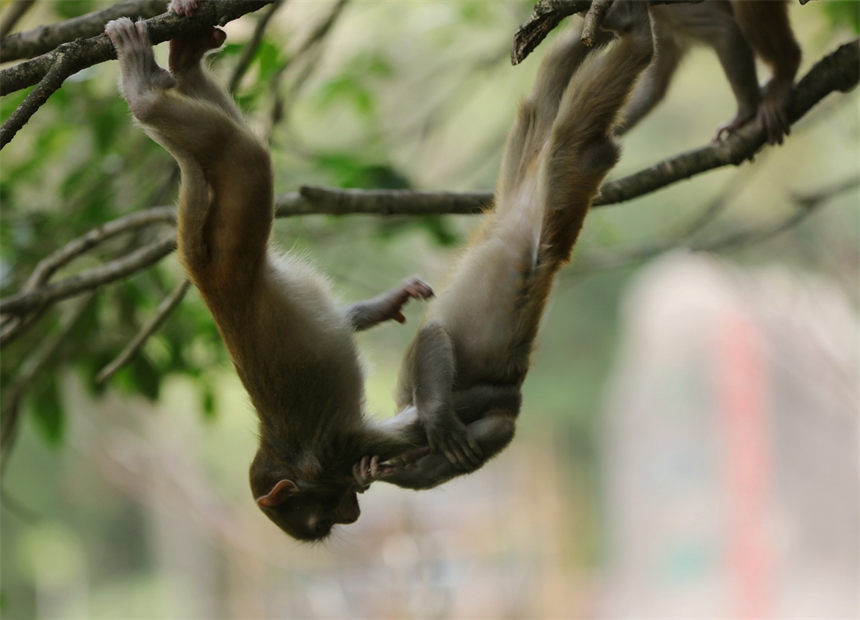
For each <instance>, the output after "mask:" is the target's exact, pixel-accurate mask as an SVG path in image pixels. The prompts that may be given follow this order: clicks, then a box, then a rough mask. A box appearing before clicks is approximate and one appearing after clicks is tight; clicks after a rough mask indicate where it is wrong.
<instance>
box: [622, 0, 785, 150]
mask: <svg viewBox="0 0 860 620" xmlns="http://www.w3.org/2000/svg"><path fill="white" fill-rule="evenodd" d="M651 15H652V17H653V19H654V38H655V46H656V57H655V59H654V62H653V64H652V65H651V66H650V67H649V68H648V70H647V71H646V72H645V74H644V75H643V76H642V80H641V81H640V82H639V86H638V87H637V88H636V90H635V91H634V92H633V97H632V99H631V102H630V104H629V105H628V106H627V107H626V108H625V110H624V111H623V113H622V117H623V121H622V122H621V124H620V125H619V126H618V127H617V129H616V133H617V134H618V135H621V134H623V133H625V132H627V131H628V130H630V129H631V128H632V127H633V126H634V125H636V124H637V123H638V122H639V121H640V120H642V118H643V117H644V116H646V115H647V114H648V113H649V112H650V111H651V110H652V109H654V107H655V106H656V105H657V104H658V103H660V101H661V100H662V99H663V97H664V96H665V95H666V91H667V90H668V88H669V84H670V83H671V81H672V77H673V76H674V74H675V70H676V69H677V68H678V64H679V63H680V62H681V59H682V58H683V56H684V54H685V53H686V52H687V50H688V49H689V47H690V44H691V43H692V42H701V43H704V44H705V45H708V46H709V47H711V48H713V50H714V51H715V52H716V54H717V57H718V58H719V60H720V64H721V65H722V67H723V72H724V73H725V75H726V78H727V79H728V81H729V85H730V86H731V89H732V92H733V93H734V96H735V100H736V102H737V113H736V114H735V117H734V118H733V119H732V120H731V121H728V122H727V123H724V124H722V125H720V127H719V128H718V129H717V134H716V138H715V139H716V140H722V139H723V138H725V137H726V136H727V135H729V134H730V133H732V132H733V131H735V130H737V129H738V128H740V127H742V126H743V125H745V124H746V123H748V122H750V121H752V120H756V122H758V123H759V125H760V126H761V127H762V128H763V129H764V131H765V135H766V137H767V141H768V143H769V144H782V140H783V137H784V136H785V135H787V134H788V133H789V132H790V130H791V123H790V122H789V120H788V115H787V114H788V104H789V101H790V97H791V88H792V86H793V84H794V78H795V75H796V74H797V69H798V67H799V66H800V54H801V52H800V46H799V45H798V43H797V41H796V39H795V37H794V33H793V32H792V29H791V24H790V22H789V19H788V3H787V2H786V1H785V0H732V1H731V2H728V1H725V0H704V2H699V3H679V4H663V5H659V6H657V5H655V6H653V7H652V9H651ZM756 54H758V55H759V57H761V59H762V60H763V61H765V63H767V64H768V65H769V66H770V67H771V70H772V73H773V75H772V77H771V79H770V81H768V82H767V83H766V84H765V85H764V87H762V88H761V89H760V88H759V84H758V78H757V76H756V67H755V56H756Z"/></svg>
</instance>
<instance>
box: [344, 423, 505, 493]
mask: <svg viewBox="0 0 860 620" xmlns="http://www.w3.org/2000/svg"><path fill="white" fill-rule="evenodd" d="M516 414H517V412H516V411H515V410H513V411H512V410H506V409H492V410H490V411H487V410H484V416H483V417H481V418H478V419H477V420H475V421H474V422H472V423H471V424H469V425H467V426H466V432H467V433H468V434H469V437H470V438H471V439H472V440H473V441H474V442H475V443H476V444H477V445H478V446H479V447H480V449H481V454H482V455H483V456H482V459H481V465H483V464H484V463H486V462H487V461H488V460H489V459H490V458H492V457H493V456H495V455H496V454H498V453H499V452H501V451H502V449H503V448H504V447H505V446H507V445H508V444H509V443H510V441H511V439H512V438H513V436H514V430H515V428H516ZM464 473H466V472H464V471H463V470H462V469H461V468H460V467H458V466H456V465H454V464H452V463H451V461H449V460H448V458H447V457H446V456H445V455H444V454H441V453H438V452H429V451H428V449H427V448H419V449H417V450H414V451H413V452H410V453H407V454H404V455H403V456H401V457H398V458H394V459H390V460H389V461H385V462H383V463H379V460H378V459H377V458H375V457H365V458H363V459H362V460H361V461H360V462H358V463H356V465H355V467H354V468H353V474H354V476H355V479H356V482H357V483H358V484H359V485H361V486H362V487H363V488H367V486H368V485H370V483H371V482H374V481H377V480H379V481H383V482H389V483H391V484H395V485H397V486H400V487H404V488H407V489H429V488H432V487H435V486H438V485H440V484H442V483H443V482H447V481H448V480H450V479H451V478H454V477H456V476H460V475H462V474H464Z"/></svg>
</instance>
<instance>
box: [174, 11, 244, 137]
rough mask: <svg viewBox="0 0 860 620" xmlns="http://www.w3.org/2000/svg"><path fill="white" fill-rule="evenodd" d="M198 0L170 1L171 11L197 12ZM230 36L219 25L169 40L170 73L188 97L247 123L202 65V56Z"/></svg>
mask: <svg viewBox="0 0 860 620" xmlns="http://www.w3.org/2000/svg"><path fill="white" fill-rule="evenodd" d="M197 8H198V0H171V2H170V5H169V6H168V10H171V11H173V12H174V13H176V14H177V15H184V16H186V17H191V16H192V15H194V13H195V12H196V11H197ZM226 36H227V35H225V34H224V31H223V30H221V29H220V28H215V27H212V28H209V29H207V30H204V31H203V32H200V33H197V34H192V35H185V36H182V37H178V38H176V39H171V41H170V60H169V66H170V72H171V73H172V74H173V75H174V77H175V78H176V81H177V83H178V88H179V91H180V92H181V93H183V94H185V95H188V96H189V97H194V98H197V99H203V100H205V101H208V102H210V103H212V104H214V105H217V106H218V107H220V108H221V109H222V110H224V112H226V113H227V114H228V115H229V116H230V117H231V118H232V119H233V120H235V121H236V122H237V123H244V122H245V121H244V119H243V118H242V114H241V112H239V109H238V108H237V107H236V104H235V102H234V101H233V99H232V97H230V96H229V95H228V94H227V93H226V92H224V89H223V88H221V87H220V86H218V85H217V84H216V83H215V82H213V81H212V79H211V77H209V74H208V72H206V71H205V70H204V69H203V67H202V66H201V61H202V59H203V55H204V54H205V53H206V52H207V51H209V50H211V49H217V48H219V47H221V45H222V44H223V43H224V39H225V38H226Z"/></svg>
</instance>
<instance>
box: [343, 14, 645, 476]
mask: <svg viewBox="0 0 860 620" xmlns="http://www.w3.org/2000/svg"><path fill="white" fill-rule="evenodd" d="M604 26H605V27H611V28H615V29H622V30H624V32H623V34H622V35H621V37H620V40H619V41H618V42H616V43H614V44H612V46H611V47H610V49H608V50H607V51H606V52H605V53H600V52H598V51H596V50H597V49H598V48H602V47H604V46H605V45H606V44H607V43H609V41H610V39H611V38H612V37H611V36H610V35H609V34H608V33H606V32H603V33H601V34H600V36H599V38H598V41H597V43H596V45H595V46H594V48H588V47H585V46H584V45H583V44H582V43H581V41H580V33H579V31H578V30H575V29H574V30H571V31H568V32H566V33H565V34H564V35H562V38H561V39H560V40H559V41H558V43H557V44H556V45H555V47H554V48H553V49H552V50H551V52H550V53H549V54H548V55H547V57H546V58H545V59H544V61H543V63H542V64H541V67H540V71H539V73H538V75H537V78H536V83H535V86H534V89H533V91H532V93H531V95H530V96H529V97H528V98H527V99H526V100H525V101H524V102H523V103H522V104H521V106H520V109H519V113H518V115H517V119H516V122H515V123H514V126H513V128H512V130H511V133H510V135H509V136H508V141H507V145H506V149H505V154H504V158H503V161H502V166H501V171H500V175H499V180H498V184H497V187H496V204H495V208H494V209H493V210H492V211H490V212H488V213H487V214H486V215H485V216H484V221H483V223H482V225H481V226H480V228H479V229H478V231H477V233H476V234H475V236H474V237H473V239H472V240H471V243H470V244H469V246H468V247H467V249H466V250H465V252H464V254H463V255H462V257H461V259H460V261H459V263H458V265H457V267H456V269H455V270H454V273H453V275H452V277H451V280H450V282H449V283H448V285H447V287H446V288H444V289H443V290H442V292H441V293H438V294H437V297H436V298H435V299H434V300H433V301H431V302H430V304H429V306H428V309H427V312H426V315H425V318H424V320H423V324H422V326H421V327H420V329H419V331H418V334H417V336H416V338H415V339H414V340H413V341H412V343H411V345H410V346H409V348H408V349H407V352H406V355H405V357H404V360H403V365H402V367H401V374H400V380H399V386H398V389H397V393H396V399H397V405H398V409H400V410H401V412H400V413H399V414H398V415H397V416H395V419H396V418H403V419H404V420H407V421H413V422H414V421H416V420H420V422H421V423H422V424H423V426H424V428H425V430H426V433H427V438H428V442H429V446H430V450H429V452H428V451H427V450H426V449H425V450H420V451H415V452H413V453H412V454H409V455H404V456H403V457H400V458H395V459H391V460H386V459H385V458H384V457H383V456H381V455H373V454H368V455H367V456H366V457H365V458H363V459H361V460H360V461H359V462H357V463H356V465H355V468H354V470H355V476H356V479H357V480H358V482H359V483H361V484H369V483H371V482H373V481H374V480H384V481H386V482H391V483H393V484H397V485H400V486H404V487H410V488H428V487H432V486H435V485H438V484H440V483H442V482H444V481H446V480H448V479H450V478H452V477H454V476H456V475H459V474H462V473H465V472H468V471H471V470H474V469H476V468H477V467H480V466H481V465H482V464H483V463H484V462H485V461H486V460H487V459H489V458H490V457H492V456H493V455H495V454H497V453H498V452H499V451H500V450H502V449H503V448H504V447H505V446H506V445H507V444H508V443H509V442H510V440H511V439H512V437H513V434H514V428H515V424H516V418H517V415H518V413H519V410H520V403H521V395H520V388H521V386H522V383H523V380H524V379H525V376H526V372H527V370H528V367H529V358H530V355H531V351H532V346H533V343H534V340H535V336H536V335H537V331H538V325H539V323H540V319H541V316H542V314H543V311H544V307H545V305H546V301H547V298H548V295H549V293H550V290H551V288H552V284H553V280H554V276H555V274H556V272H557V271H558V269H559V268H560V267H561V266H562V265H563V264H565V263H566V262H567V261H568V259H569V257H570V254H571V251H572V249H573V245H574V243H575V241H576V239H577V236H578V234H579V230H580V228H581V227H582V223H583V220H584V218H585V215H586V213H587V211H588V208H589V206H590V204H591V201H592V199H593V198H594V196H595V194H596V193H597V191H598V188H599V187H600V183H601V181H602V180H603V178H604V177H605V176H606V174H607V172H608V171H609V170H610V169H611V168H612V166H613V165H615V162H616V161H617V159H618V148H617V147H616V145H615V143H614V141H613V138H612V131H613V128H614V125H615V122H616V119H617V116H618V112H619V110H620V109H621V108H622V106H623V105H624V103H625V101H626V100H627V97H628V95H629V94H630V91H631V89H632V88H633V85H634V84H635V83H636V80H637V78H638V76H639V74H640V73H641V72H642V71H643V70H644V69H645V68H646V67H647V66H648V64H649V62H650V61H651V56H652V50H653V42H652V35H651V25H650V20H649V15H648V5H647V3H644V2H637V1H635V0H633V1H632V2H628V3H618V2H616V3H615V5H614V6H613V7H612V8H611V9H610V12H609V13H607V16H606V19H605V21H604Z"/></svg>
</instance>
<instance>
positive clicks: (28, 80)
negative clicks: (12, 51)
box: [0, 0, 273, 148]
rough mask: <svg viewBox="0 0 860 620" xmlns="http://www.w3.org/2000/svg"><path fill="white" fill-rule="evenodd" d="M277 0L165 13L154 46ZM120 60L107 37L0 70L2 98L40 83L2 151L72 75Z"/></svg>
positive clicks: (0, 138) (2, 134)
mask: <svg viewBox="0 0 860 620" xmlns="http://www.w3.org/2000/svg"><path fill="white" fill-rule="evenodd" d="M272 1H273V0H253V1H252V0H219V2H206V3H203V4H201V6H200V8H199V9H198V11H197V13H196V14H195V15H194V17H190V18H189V17H180V16H178V15H174V14H173V13H165V14H163V15H159V16H158V17H153V18H151V19H148V20H146V23H147V26H148V28H149V37H150V40H151V41H152V43H153V45H154V44H156V43H160V42H162V41H166V40H168V39H172V38H174V37H176V36H178V35H181V34H191V33H194V32H199V31H200V30H203V29H204V28H208V27H210V26H213V25H216V24H218V25H222V24H224V23H226V22H228V21H231V20H233V19H236V18H237V17H240V16H242V15H244V14H245V13H249V12H251V11H254V10H256V9H259V8H260V7H262V6H264V5H266V4H270V3H271V2H272ZM111 58H116V52H115V51H114V49H113V45H111V43H110V41H109V40H108V38H107V35H105V34H100V35H98V36H95V37H91V38H89V39H78V40H76V41H74V42H72V43H63V44H62V45H60V46H59V47H58V48H57V49H55V50H54V51H53V52H51V53H49V54H44V55H42V56H39V57H38V58H34V59H33V60H28V61H25V62H22V63H19V64H17V65H15V66H13V67H10V68H8V69H3V70H2V71H0V95H7V94H9V93H11V92H14V91H16V90H20V89H22V88H26V87H27V86H32V85H33V84H37V83H38V84H39V86H38V87H37V88H35V89H34V90H33V91H32V92H31V93H30V94H29V95H27V98H26V99H25V100H24V102H23V103H22V104H21V105H20V106H18V109H16V110H15V112H13V113H12V116H10V117H9V119H7V120H6V122H5V123H3V126H2V128H0V148H3V147H4V146H6V145H7V144H8V143H9V142H10V141H11V140H12V138H14V137H15V134H16V133H18V130H20V129H21V128H22V127H23V126H24V125H25V124H26V123H27V121H29V120H30V117H31V116H33V114H35V113H36V110H38V109H39V107H40V106H41V105H42V104H43V103H45V101H47V99H48V97H50V96H51V95H52V94H53V93H54V92H55V91H56V90H57V89H58V88H59V87H60V86H61V85H62V84H63V82H64V81H65V79H66V78H67V77H69V76H70V75H72V74H74V73H77V72H78V71H80V70H81V69H84V68H86V67H90V66H92V65H95V64H98V63H100V62H104V61H106V60H110V59H111Z"/></svg>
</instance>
